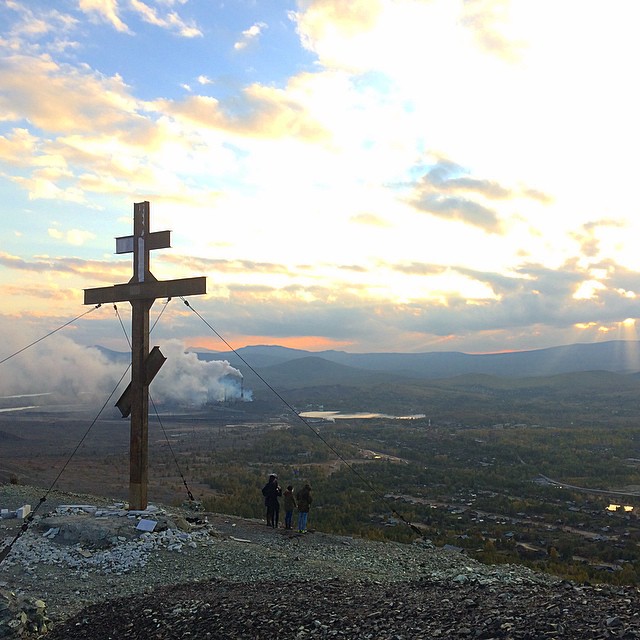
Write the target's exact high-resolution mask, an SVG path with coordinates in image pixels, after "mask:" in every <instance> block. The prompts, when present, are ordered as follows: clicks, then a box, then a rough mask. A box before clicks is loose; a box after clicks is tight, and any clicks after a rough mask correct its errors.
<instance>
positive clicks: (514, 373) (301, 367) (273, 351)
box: [194, 340, 640, 384]
mask: <svg viewBox="0 0 640 640" xmlns="http://www.w3.org/2000/svg"><path fill="white" fill-rule="evenodd" d="M194 351H195V352H196V353H197V354H198V357H199V358H200V359H202V360H220V359H223V360H228V361H229V363H230V364H231V365H232V366H234V367H236V368H238V369H240V370H241V371H242V372H243V373H244V372H245V371H246V370H247V365H248V366H249V367H251V368H253V369H255V370H265V369H268V370H269V373H270V374H275V375H277V377H281V375H283V374H284V373H285V371H286V373H287V377H290V376H305V379H307V384H308V383H309V380H308V376H309V375H310V374H311V375H312V377H321V378H322V379H324V380H326V379H327V378H330V377H331V376H332V375H334V376H335V377H336V378H343V377H344V374H346V373H347V371H345V370H344V369H343V368H345V367H346V368H349V369H352V370H353V371H351V372H350V374H351V377H368V378H369V379H370V380H369V381H371V382H374V381H375V380H376V379H377V378H380V380H382V379H383V378H386V379H388V378H389V376H393V377H395V378H404V379H407V378H410V379H411V378H413V379H421V380H424V379H441V378H452V377H455V376H460V375H465V374H486V375H492V376H500V377H510V378H513V377H516V378H524V377H535V376H553V375H557V374H562V373H574V372H584V371H609V372H613V373H625V374H629V373H637V372H640V342H639V341H623V340H615V341H609V342H597V343H592V344H572V345H566V346H560V347H551V348H548V349H538V350H533V351H515V352H511V353H492V354H478V355H474V354H467V353H461V352H455V351H447V352H428V353H347V352H345V351H315V352H312V351H304V350H301V349H289V348H287V347H279V346H251V347H243V348H241V349H238V350H237V351H235V352H232V351H201V350H197V349H194ZM331 363H333V365H339V366H338V367H335V366H334V367H332V366H331ZM314 372H315V374H314ZM340 373H341V374H342V375H340ZM278 374H281V375H278ZM355 374H357V375H355ZM270 379H272V376H271V375H270Z"/></svg>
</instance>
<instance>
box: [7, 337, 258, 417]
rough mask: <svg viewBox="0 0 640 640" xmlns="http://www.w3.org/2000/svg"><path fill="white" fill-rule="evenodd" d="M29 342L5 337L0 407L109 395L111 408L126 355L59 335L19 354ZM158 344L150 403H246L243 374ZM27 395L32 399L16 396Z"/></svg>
mask: <svg viewBox="0 0 640 640" xmlns="http://www.w3.org/2000/svg"><path fill="white" fill-rule="evenodd" d="M36 340H37V338H36ZM28 344H30V339H29V338H28V337H27V338H25V337H24V335H23V336H21V337H20V338H18V337H17V336H16V335H15V334H14V335H13V336H11V335H7V334H5V341H4V349H3V350H2V351H4V353H0V360H3V359H5V358H8V359H7V360H6V361H5V362H3V363H2V364H0V401H1V402H0V404H1V407H2V408H4V407H7V406H15V407H18V406H20V405H21V404H29V405H33V404H35V402H32V400H33V398H35V397H37V404H38V405H41V406H42V405H52V404H67V403H73V404H81V405H85V406H86V405H93V404H96V403H98V404H99V403H102V402H106V401H107V400H109V396H110V394H112V393H113V397H112V398H111V399H112V400H113V402H111V401H109V404H110V405H112V404H115V402H116V401H117V400H118V398H119V397H120V395H121V394H122V392H123V391H124V388H125V387H126V385H127V384H128V383H129V381H130V380H131V371H130V369H129V370H127V367H128V365H129V362H130V356H129V355H128V354H127V355H126V356H125V357H123V358H122V360H119V361H114V360H112V359H110V358H109V357H108V356H107V355H105V354H104V353H103V352H102V351H101V350H99V349H97V348H94V347H85V346H82V345H79V344H77V343H76V342H74V341H73V340H71V339H70V338H68V337H66V336H64V335H61V334H55V335H53V336H50V337H48V338H47V339H46V340H42V341H40V342H38V343H37V344H35V345H33V346H31V347H28V348H26V349H24V351H20V350H21V349H23V348H24V347H25V346H26V345H28ZM152 346H153V345H152ZM158 346H159V347H160V350H161V351H162V353H163V355H164V356H165V357H166V358H167V360H166V362H165V363H164V365H163V367H162V368H161V369H160V371H159V373H158V374H157V376H156V377H155V379H154V380H153V382H152V383H151V386H150V393H151V396H152V398H153V401H154V402H155V403H173V404H180V405H189V406H202V405H204V404H206V403H208V402H221V401H225V400H245V401H247V400H250V399H251V393H250V392H249V391H248V390H244V389H243V381H242V374H241V373H240V371H239V370H238V369H236V368H234V367H232V366H231V365H230V364H229V363H228V362H226V361H210V362H207V361H204V360H199V359H198V356H197V354H195V353H186V351H185V346H184V344H182V342H181V341H179V340H170V341H167V342H163V343H162V344H159V345H158ZM18 351H20V353H18ZM14 353H15V355H13V354H14ZM123 374H124V378H123V379H122V382H121V384H120V385H119V386H118V388H117V390H116V385H117V384H118V381H119V380H120V379H121V378H122V377H123ZM30 395H31V396H33V397H32V398H24V399H22V400H21V399H20V398H19V396H30ZM26 400H29V401H28V402H26Z"/></svg>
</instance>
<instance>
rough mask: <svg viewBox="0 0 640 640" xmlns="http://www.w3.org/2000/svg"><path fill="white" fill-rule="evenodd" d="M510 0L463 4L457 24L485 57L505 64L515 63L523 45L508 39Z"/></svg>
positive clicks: (482, 0)
mask: <svg viewBox="0 0 640 640" xmlns="http://www.w3.org/2000/svg"><path fill="white" fill-rule="evenodd" d="M511 6H512V2H511V0H466V2H464V3H463V4H462V15H461V18H460V23H461V24H462V25H463V26H465V27H467V28H468V29H469V30H470V31H471V33H472V34H473V36H474V38H475V40H476V42H477V43H478V45H479V46H480V47H481V48H482V49H483V50H485V51H487V52H488V53H492V54H495V55H497V56H499V57H501V58H503V59H505V60H508V61H517V60H519V59H520V57H521V55H522V50H523V49H524V47H525V43H524V42H523V41H522V40H519V39H518V38H517V37H516V36H514V35H509V26H510V15H509V14H510V9H511Z"/></svg>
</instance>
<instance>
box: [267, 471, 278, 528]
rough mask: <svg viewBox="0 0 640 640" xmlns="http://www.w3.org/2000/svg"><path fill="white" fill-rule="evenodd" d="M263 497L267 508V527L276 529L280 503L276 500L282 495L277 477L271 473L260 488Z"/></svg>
mask: <svg viewBox="0 0 640 640" xmlns="http://www.w3.org/2000/svg"><path fill="white" fill-rule="evenodd" d="M262 495H263V496H264V504H265V506H266V507H267V526H268V527H273V528H274V529H277V528H278V519H279V517H280V501H279V500H278V498H279V497H280V496H281V495H282V489H281V487H280V485H279V484H278V476H277V475H276V474H275V473H272V474H271V475H270V476H269V481H268V482H267V484H265V485H264V487H263V488H262Z"/></svg>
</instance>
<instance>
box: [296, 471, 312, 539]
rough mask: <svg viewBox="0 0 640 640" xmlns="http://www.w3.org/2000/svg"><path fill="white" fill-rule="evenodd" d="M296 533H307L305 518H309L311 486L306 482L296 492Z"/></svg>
mask: <svg viewBox="0 0 640 640" xmlns="http://www.w3.org/2000/svg"><path fill="white" fill-rule="evenodd" d="M297 502H298V533H307V518H308V517H309V507H310V506H311V502H312V498H311V485H310V484H309V483H308V482H307V483H306V484H305V485H304V487H302V489H300V491H298V498H297Z"/></svg>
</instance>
